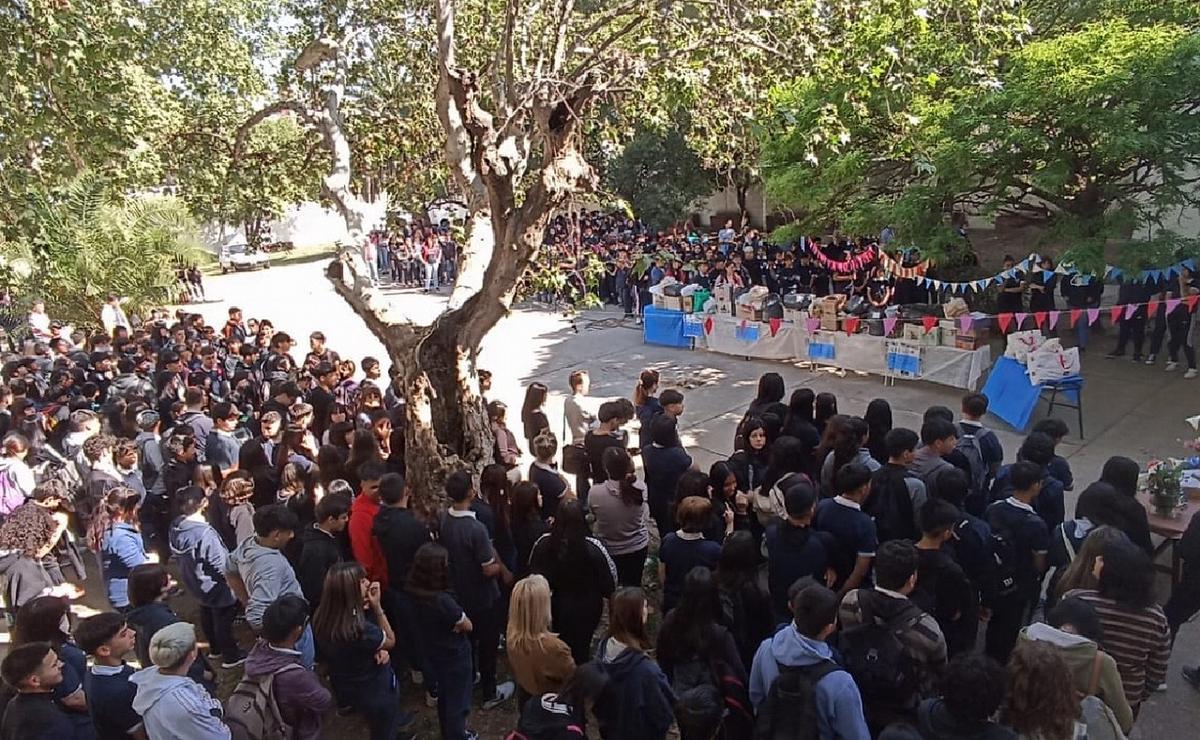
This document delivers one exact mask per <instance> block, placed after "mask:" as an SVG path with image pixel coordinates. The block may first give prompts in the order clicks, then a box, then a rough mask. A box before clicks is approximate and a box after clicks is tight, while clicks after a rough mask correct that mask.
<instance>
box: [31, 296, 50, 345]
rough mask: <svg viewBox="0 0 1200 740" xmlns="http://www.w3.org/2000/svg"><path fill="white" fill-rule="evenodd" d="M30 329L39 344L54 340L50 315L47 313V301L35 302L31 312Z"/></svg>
mask: <svg viewBox="0 0 1200 740" xmlns="http://www.w3.org/2000/svg"><path fill="white" fill-rule="evenodd" d="M29 328H30V329H31V330H32V332H33V338H34V339H36V340H38V341H39V342H48V341H50V339H51V338H52V336H53V335H51V334H50V315H49V314H47V313H46V302H45V301H34V302H33V307H32V308H31V309H30V311H29Z"/></svg>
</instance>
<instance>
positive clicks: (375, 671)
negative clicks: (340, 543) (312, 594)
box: [312, 561, 412, 740]
mask: <svg viewBox="0 0 1200 740" xmlns="http://www.w3.org/2000/svg"><path fill="white" fill-rule="evenodd" d="M381 598H382V587H381V586H380V585H379V583H378V582H376V581H371V580H368V579H367V572H366V571H365V570H363V567H362V566H361V565H359V564H358V563H356V562H354V561H349V562H342V563H336V564H334V565H333V567H331V568H330V569H329V572H328V573H326V575H325V585H324V586H323V587H322V589H321V604H320V606H318V607H317V611H316V612H315V613H314V614H313V620H312V630H313V637H314V638H315V639H316V642H317V645H318V646H319V649H320V652H321V659H322V661H323V662H324V663H325V665H326V666H327V667H328V669H329V682H330V684H331V685H332V686H333V692H334V696H336V697H337V698H338V704H339V705H340V706H349V707H353V708H354V709H355V710H357V711H358V713H359V714H361V715H362V716H363V718H365V719H366V720H367V725H368V727H370V733H371V740H394V739H395V737H396V732H397V730H398V729H399V728H400V727H401V726H402V725H407V724H408V723H409V722H411V721H412V715H411V714H408V713H405V715H406V716H404V715H402V714H401V712H400V704H399V694H398V689H397V684H396V674H395V672H394V671H393V670H392V665H391V663H390V662H389V661H388V657H387V656H388V651H389V650H391V649H392V646H393V645H395V643H396V636H395V634H394V633H393V632H392V626H391V624H389V623H388V618H387V615H386V614H385V613H384V611H383V606H382V605H381Z"/></svg>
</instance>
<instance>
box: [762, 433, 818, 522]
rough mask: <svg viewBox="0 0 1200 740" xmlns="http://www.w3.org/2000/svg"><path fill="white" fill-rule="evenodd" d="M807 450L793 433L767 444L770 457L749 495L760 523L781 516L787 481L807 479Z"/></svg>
mask: <svg viewBox="0 0 1200 740" xmlns="http://www.w3.org/2000/svg"><path fill="white" fill-rule="evenodd" d="M808 453H809V450H808V449H807V448H806V447H805V446H804V443H803V442H801V441H800V440H799V439H796V438H795V437H780V438H779V439H777V440H775V444H773V445H771V454H770V458H769V460H770V461H769V463H768V464H767V470H766V472H765V473H764V474H763V481H762V485H761V486H759V488H758V493H757V494H756V495H755V496H754V497H753V499H752V500H753V503H754V510H755V512H756V513H757V518H758V522H759V524H760V525H761V526H762V527H766V526H767V525H768V524H770V523H771V522H772V521H774V520H776V519H779V518H782V517H783V516H784V505H783V489H784V488H785V487H786V485H785V484H787V483H788V481H791V480H793V479H795V480H798V481H799V480H810V479H809V477H808V472H807V471H808V470H809V468H810V466H811V458H810V457H809V455H808ZM810 482H811V481H810Z"/></svg>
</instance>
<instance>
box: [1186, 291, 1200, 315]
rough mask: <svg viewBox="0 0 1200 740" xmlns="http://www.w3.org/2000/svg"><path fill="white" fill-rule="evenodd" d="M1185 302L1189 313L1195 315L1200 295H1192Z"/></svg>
mask: <svg viewBox="0 0 1200 740" xmlns="http://www.w3.org/2000/svg"><path fill="white" fill-rule="evenodd" d="M1184 300H1185V301H1186V302H1187V307H1188V311H1190V312H1193V313H1194V312H1195V311H1196V305H1197V304H1198V303H1200V293H1198V294H1196V295H1190V296H1188V297H1187V298H1185V299H1184Z"/></svg>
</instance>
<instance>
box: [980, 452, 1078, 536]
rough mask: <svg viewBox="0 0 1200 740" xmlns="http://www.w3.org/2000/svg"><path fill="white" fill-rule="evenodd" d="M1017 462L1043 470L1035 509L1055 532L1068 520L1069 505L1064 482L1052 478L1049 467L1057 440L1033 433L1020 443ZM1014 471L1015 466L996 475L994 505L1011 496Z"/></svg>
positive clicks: (993, 489)
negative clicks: (1065, 496) (1067, 507)
mask: <svg viewBox="0 0 1200 740" xmlns="http://www.w3.org/2000/svg"><path fill="white" fill-rule="evenodd" d="M1017 459H1018V460H1021V461H1024V462H1029V463H1033V464H1034V465H1036V466H1037V467H1038V468H1040V469H1041V471H1042V485H1041V489H1040V492H1039V493H1038V496H1037V500H1036V502H1035V503H1034V507H1033V508H1034V510H1035V511H1037V513H1038V516H1040V517H1041V518H1042V521H1044V522H1045V523H1046V529H1047V530H1050V531H1053V530H1054V528H1055V527H1057V526H1058V525H1060V524H1062V523H1063V520H1064V519H1066V501H1065V499H1064V492H1063V484H1062V481H1060V480H1059V479H1058V478H1055V477H1054V476H1053V475H1051V474H1050V472H1049V470H1048V469H1047V466H1049V465H1050V463H1051V462H1052V461H1053V460H1054V440H1053V439H1051V438H1050V436H1049V435H1047V434H1042V433H1041V432H1033V433H1031V434H1030V435H1029V436H1028V437H1026V438H1025V441H1024V442H1022V443H1021V449H1019V450H1017ZM1012 467H1013V466H1012V465H1006V466H1004V467H1003V468H1000V472H999V473H997V474H996V480H995V482H994V483H993V484H992V500H993V501H999V500H1003V499H1004V497H1006V496H1009V495H1010V494H1011V493H1012V490H1013V482H1012V480H1011V479H1010V475H1011V471H1012Z"/></svg>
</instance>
